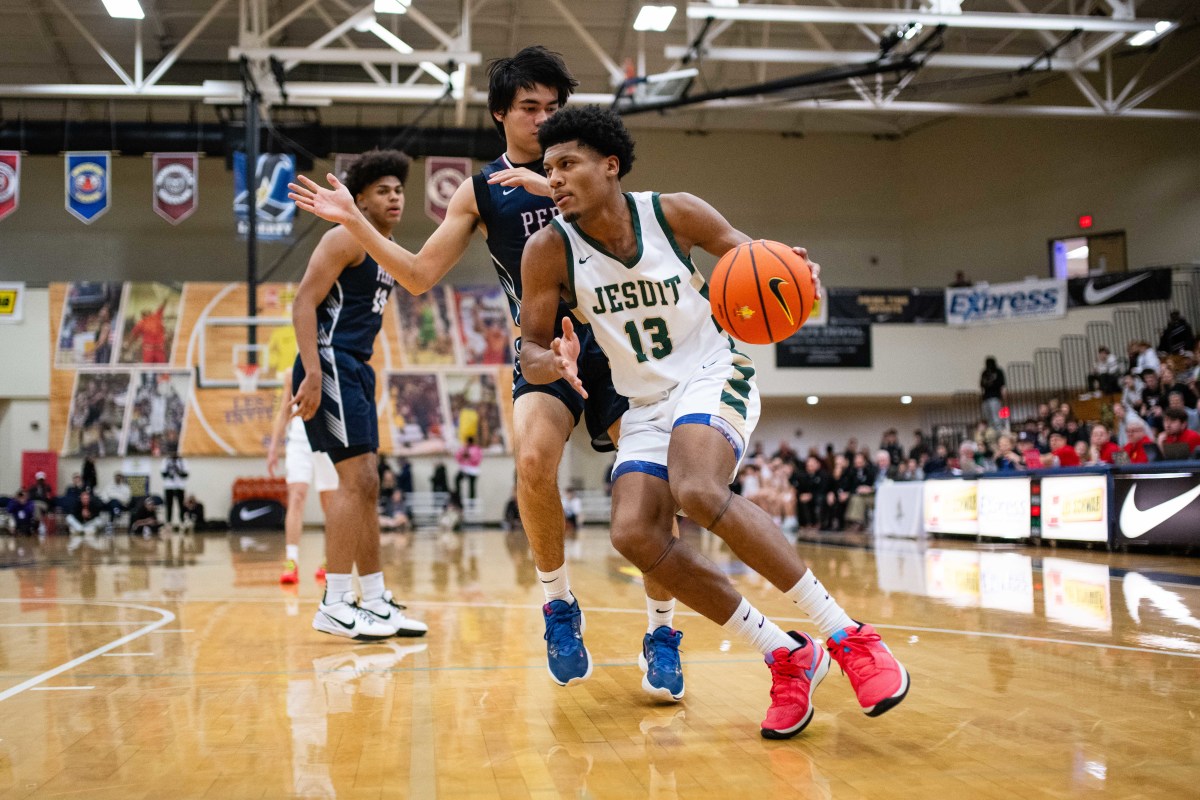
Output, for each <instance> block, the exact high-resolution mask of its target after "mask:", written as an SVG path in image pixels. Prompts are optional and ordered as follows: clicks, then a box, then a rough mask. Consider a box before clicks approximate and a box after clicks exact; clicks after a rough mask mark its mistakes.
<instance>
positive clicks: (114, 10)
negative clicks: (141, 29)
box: [103, 0, 146, 19]
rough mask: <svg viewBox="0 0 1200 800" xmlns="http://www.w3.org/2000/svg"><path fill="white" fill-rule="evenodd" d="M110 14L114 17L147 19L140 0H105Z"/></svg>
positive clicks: (105, 6)
mask: <svg viewBox="0 0 1200 800" xmlns="http://www.w3.org/2000/svg"><path fill="white" fill-rule="evenodd" d="M103 2H104V8H105V9H107V10H108V15H109V16H110V17H113V18H114V19H145V18H146V12H144V11H142V4H141V3H139V2H138V0H103Z"/></svg>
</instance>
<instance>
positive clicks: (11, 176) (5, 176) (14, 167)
mask: <svg viewBox="0 0 1200 800" xmlns="http://www.w3.org/2000/svg"><path fill="white" fill-rule="evenodd" d="M20 199H21V154H20V153H19V152H17V151H16V150H0V219H4V218H5V217H7V216H8V215H9V214H11V213H13V212H14V211H16V210H17V203H18V201H20Z"/></svg>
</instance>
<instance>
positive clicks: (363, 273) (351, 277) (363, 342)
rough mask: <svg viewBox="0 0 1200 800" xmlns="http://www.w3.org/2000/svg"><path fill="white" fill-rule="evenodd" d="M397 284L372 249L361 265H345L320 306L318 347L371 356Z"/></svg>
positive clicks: (318, 309)
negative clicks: (371, 252)
mask: <svg viewBox="0 0 1200 800" xmlns="http://www.w3.org/2000/svg"><path fill="white" fill-rule="evenodd" d="M395 285H396V279H395V278H393V277H392V276H391V275H389V274H388V273H387V271H386V270H384V268H383V267H381V266H379V264H378V263H377V262H376V261H375V259H373V258H371V255H370V254H369V253H368V254H366V257H365V258H364V259H363V261H362V263H361V264H359V265H358V266H356V267H346V268H345V269H343V270H342V274H341V275H338V277H337V280H336V281H334V282H333V286H332V287H330V289H329V294H328V295H326V297H325V299H324V300H322V301H321V304H320V305H319V306H317V347H332V348H334V349H335V350H342V351H345V352H347V353H350V354H351V355H353V356H354V357H356V358H358V359H360V360H362V361H366V360H368V359H369V358H370V357H371V352H372V351H373V350H374V348H375V337H376V336H377V335H378V334H379V328H380V327H381V326H382V325H383V312H384V309H386V308H387V304H388V298H389V297H391V296H392V287H393V286H395Z"/></svg>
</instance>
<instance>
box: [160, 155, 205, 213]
mask: <svg viewBox="0 0 1200 800" xmlns="http://www.w3.org/2000/svg"><path fill="white" fill-rule="evenodd" d="M199 160H200V156H199V154H197V153H155V154H154V166H153V173H154V180H153V190H154V213H155V214H158V215H159V216H160V217H162V218H163V219H165V220H166V221H167V222H169V223H171V224H172V225H178V224H179V223H181V222H183V221H184V220H185V219H187V218H188V217H190V216H191V215H192V214H193V213H195V211H196V206H197V205H198V204H199V202H200V185H199V182H198V181H197V180H196V174H197V171H198V167H199Z"/></svg>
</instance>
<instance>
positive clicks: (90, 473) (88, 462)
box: [79, 456, 99, 492]
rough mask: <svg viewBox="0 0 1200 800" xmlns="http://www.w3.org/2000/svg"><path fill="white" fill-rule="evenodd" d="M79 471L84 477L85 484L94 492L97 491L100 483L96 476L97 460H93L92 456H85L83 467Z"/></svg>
mask: <svg viewBox="0 0 1200 800" xmlns="http://www.w3.org/2000/svg"><path fill="white" fill-rule="evenodd" d="M79 472H80V475H81V477H82V478H83V485H84V486H86V487H87V488H89V489H91V490H92V491H93V492H94V491H96V487H97V486H98V485H99V484H98V479H97V478H96V462H95V461H93V460H92V457H91V456H84V457H83V467H82V468H81V469H80V470H79Z"/></svg>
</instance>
